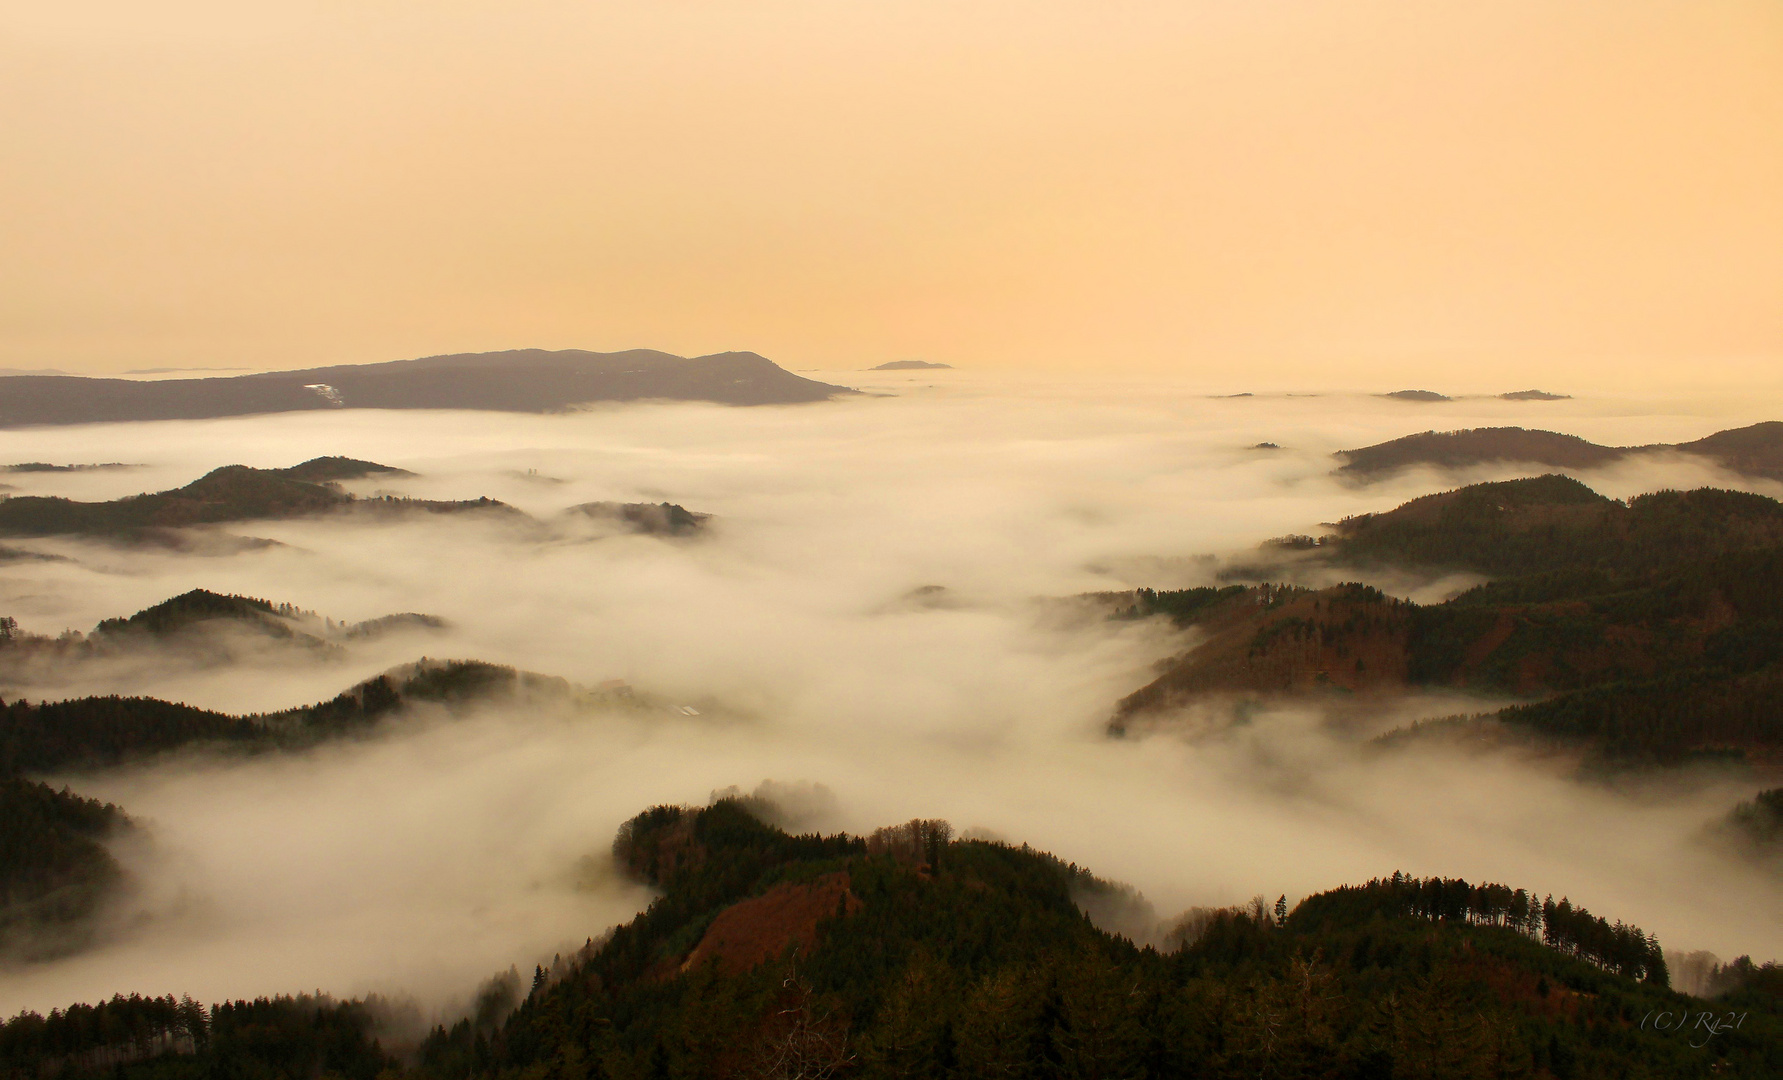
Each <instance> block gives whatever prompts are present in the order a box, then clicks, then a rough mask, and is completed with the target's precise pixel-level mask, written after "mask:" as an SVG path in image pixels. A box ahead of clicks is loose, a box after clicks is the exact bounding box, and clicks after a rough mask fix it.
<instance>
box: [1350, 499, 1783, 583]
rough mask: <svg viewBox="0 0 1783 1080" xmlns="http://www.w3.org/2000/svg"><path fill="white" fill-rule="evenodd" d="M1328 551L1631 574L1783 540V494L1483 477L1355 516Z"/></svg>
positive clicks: (1492, 571) (1410, 564)
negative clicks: (1636, 491) (1622, 490)
mask: <svg viewBox="0 0 1783 1080" xmlns="http://www.w3.org/2000/svg"><path fill="white" fill-rule="evenodd" d="M1320 541H1321V542H1320V544H1319V549H1318V553H1319V554H1320V555H1321V556H1323V558H1324V559H1326V560H1328V561H1330V562H1333V563H1336V564H1338V565H1340V566H1353V567H1357V568H1376V567H1399V568H1420V569H1428V570H1434V571H1455V570H1462V571H1473V572H1475V573H1479V574H1484V575H1486V576H1488V577H1493V578H1502V577H1513V576H1526V575H1534V574H1554V573H1570V572H1578V571H1595V572H1598V573H1600V574H1603V575H1606V576H1614V577H1617V578H1619V579H1623V580H1635V579H1638V577H1639V576H1641V575H1651V574H1653V573H1665V572H1671V571H1673V570H1675V569H1677V568H1678V567H1679V566H1680V565H1682V564H1685V563H1688V562H1692V561H1695V560H1701V559H1706V558H1710V557H1713V556H1716V555H1721V554H1725V553H1728V552H1734V551H1748V550H1755V549H1771V548H1777V547H1783V503H1779V502H1777V500H1775V499H1771V498H1767V497H1765V496H1763V495H1754V494H1751V493H1749V492H1744V491H1726V490H1721V489H1717V488H1699V489H1697V490H1694V491H1658V492H1653V493H1651V494H1647V495H1637V496H1635V497H1634V498H1632V499H1630V500H1629V501H1628V502H1626V503H1623V502H1621V501H1619V500H1616V499H1610V498H1605V497H1604V496H1602V495H1599V494H1598V493H1597V492H1595V491H1593V490H1591V489H1590V488H1589V487H1586V486H1585V485H1584V484H1582V483H1580V482H1579V481H1577V480H1573V479H1571V478H1569V477H1565V476H1557V475H1547V476H1539V477H1533V478H1530V479H1527V480H1507V481H1504V482H1501V483H1490V484H1472V485H1469V486H1468V487H1463V488H1457V489H1455V490H1453V491H1445V492H1439V493H1437V494H1434V495H1426V496H1423V497H1422V498H1418V499H1413V500H1412V501H1410V502H1408V503H1405V504H1404V505H1402V506H1399V507H1398V508H1396V509H1394V510H1390V511H1387V512H1385V513H1378V514H1362V515H1358V516H1356V517H1350V518H1345V519H1344V520H1342V521H1340V522H1338V523H1337V525H1336V527H1335V530H1334V531H1333V532H1332V533H1331V534H1329V535H1327V536H1325V537H1321V538H1320Z"/></svg>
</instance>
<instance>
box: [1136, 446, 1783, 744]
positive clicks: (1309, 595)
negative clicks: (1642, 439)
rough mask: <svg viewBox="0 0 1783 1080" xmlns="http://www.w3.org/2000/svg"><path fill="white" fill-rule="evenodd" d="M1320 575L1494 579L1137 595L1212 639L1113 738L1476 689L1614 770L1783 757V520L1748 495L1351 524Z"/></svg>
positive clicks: (1540, 505)
mask: <svg viewBox="0 0 1783 1080" xmlns="http://www.w3.org/2000/svg"><path fill="white" fill-rule="evenodd" d="M1311 557H1318V558H1324V559H1329V560H1330V561H1332V562H1334V563H1335V564H1337V565H1339V566H1343V565H1351V566H1370V567H1381V566H1393V567H1406V566H1413V567H1422V568H1429V569H1438V570H1471V571H1474V572H1478V573H1484V574H1489V575H1492V576H1494V577H1495V578H1496V580H1493V581H1491V582H1489V583H1487V584H1484V585H1481V586H1479V587H1477V588H1474V589H1471V590H1469V591H1467V592H1465V593H1462V594H1461V595H1459V596H1457V597H1455V598H1453V599H1451V600H1448V601H1446V602H1444V603H1441V604H1432V605H1419V604H1414V603H1410V602H1407V601H1404V600H1398V599H1395V598H1392V597H1389V596H1386V595H1384V594H1382V593H1381V592H1380V591H1379V590H1376V589H1373V588H1369V587H1367V586H1364V585H1360V584H1345V585H1339V586H1335V587H1333V588H1328V589H1322V590H1312V589H1306V588H1299V587H1295V586H1274V585H1264V586H1255V587H1248V588H1247V587H1229V588H1227V589H1225V590H1215V589H1199V590H1184V591H1182V592H1178V593H1154V592H1144V593H1141V594H1138V595H1137V596H1136V597H1135V598H1134V602H1133V603H1132V604H1131V606H1129V607H1128V608H1126V609H1124V610H1123V612H1122V613H1123V614H1128V615H1145V614H1153V613H1157V614H1169V615H1171V616H1172V617H1173V618H1175V619H1176V620H1177V622H1178V623H1179V624H1181V625H1185V626H1187V625H1196V626H1199V627H1201V628H1202V629H1203V631H1204V632H1205V639H1204V640H1203V641H1202V642H1201V643H1200V644H1198V645H1197V646H1196V647H1195V648H1193V649H1192V650H1190V651H1189V652H1188V653H1186V654H1185V655H1183V656H1181V657H1179V658H1178V659H1176V660H1175V661H1173V662H1172V663H1171V664H1170V666H1169V667H1168V668H1167V669H1166V671H1165V672H1164V673H1163V674H1162V675H1160V676H1159V677H1158V678H1157V679H1156V680H1154V681H1153V682H1152V683H1151V684H1149V685H1147V686H1145V687H1143V688H1141V689H1140V690H1138V691H1135V692H1134V693H1133V694H1131V695H1129V696H1128V697H1127V698H1126V699H1124V700H1123V701H1122V702H1121V703H1120V705H1119V706H1118V707H1117V709H1116V713H1115V717H1114V719H1113V721H1112V722H1111V725H1110V726H1111V730H1112V731H1113V732H1115V733H1117V734H1118V733H1121V732H1123V731H1126V730H1128V729H1129V728H1130V727H1132V726H1133V725H1134V724H1135V723H1137V722H1139V721H1141V720H1143V719H1145V718H1147V717H1156V716H1158V715H1160V714H1163V713H1166V712H1169V711H1170V710H1174V709H1179V708H1181V707H1183V706H1186V705H1190V704H1193V703H1195V702H1196V701H1199V700H1203V699H1206V698H1209V697H1213V696H1226V697H1231V696H1238V697H1271V696H1278V697H1279V696H1297V695H1298V696H1304V695H1327V696H1328V695H1332V694H1339V695H1354V694H1356V693H1363V694H1370V693H1372V694H1386V693H1393V692H1398V691H1403V690H1407V689H1411V688H1439V689H1448V690H1463V691H1472V692H1476V693H1479V694H1482V695H1485V696H1492V697H1497V698H1500V699H1502V698H1504V697H1514V698H1523V699H1526V700H1528V701H1529V702H1530V703H1529V704H1525V705H1519V706H1516V707H1513V708H1509V709H1505V710H1503V711H1501V712H1499V713H1497V714H1496V721H1497V722H1500V723H1502V724H1505V725H1508V726H1509V727H1510V728H1511V729H1513V730H1515V731H1523V732H1529V733H1536V734H1540V735H1543V736H1546V737H1551V738H1554V739H1559V740H1562V741H1565V742H1570V743H1574V744H1578V745H1582V746H1584V747H1586V748H1588V749H1589V750H1590V751H1591V752H1592V753H1593V754H1596V755H1599V756H1601V757H1603V758H1604V759H1606V760H1614V761H1621V762H1626V763H1655V762H1657V763H1675V762H1678V761H1681V760H1684V759H1685V758H1687V757H1690V756H1692V755H1701V754H1717V755H1731V756H1744V757H1747V758H1749V759H1751V760H1754V761H1759V762H1769V761H1773V760H1777V759H1779V758H1783V504H1779V503H1777V502H1776V501H1775V500H1771V499H1766V498H1764V497H1762V496H1758V495H1750V494H1746V493H1743V492H1729V491H1715V490H1712V489H1704V490H1701V491H1691V492H1659V493H1657V494H1653V495H1643V496H1640V497H1639V498H1636V499H1634V500H1631V501H1630V502H1629V503H1626V504H1624V503H1621V502H1617V501H1615V500H1611V499H1605V498H1603V497H1602V496H1600V495H1598V494H1597V493H1595V492H1593V491H1591V490H1590V489H1589V488H1587V487H1585V486H1584V485H1583V484H1580V483H1578V482H1577V481H1575V480H1569V479H1566V478H1564V477H1558V476H1548V477H1540V478H1536V479H1532V480H1517V481H1510V482H1507V483H1498V484H1478V485H1474V486H1472V487H1468V488H1462V489H1460V490H1458V491H1452V492H1445V493H1442V494H1440V495H1433V496H1427V497H1425V498H1422V499H1417V500H1413V501H1412V502H1410V503H1407V504H1406V505H1404V506H1402V507H1400V508H1398V509H1396V510H1393V511H1391V512H1389V513H1386V514H1378V515H1371V516H1369V517H1365V518H1358V519H1351V520H1349V521H1346V522H1344V523H1342V524H1341V526H1340V528H1339V531H1338V532H1337V533H1336V534H1333V535H1332V536H1329V537H1325V538H1322V542H1321V543H1319V544H1318V545H1317V546H1316V547H1315V548H1314V549H1313V550H1312V552H1311Z"/></svg>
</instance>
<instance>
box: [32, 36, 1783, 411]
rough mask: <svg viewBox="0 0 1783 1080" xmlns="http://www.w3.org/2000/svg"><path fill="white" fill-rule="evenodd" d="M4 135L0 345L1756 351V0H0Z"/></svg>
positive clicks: (1103, 354) (248, 359)
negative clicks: (1476, 0)
mask: <svg viewBox="0 0 1783 1080" xmlns="http://www.w3.org/2000/svg"><path fill="white" fill-rule="evenodd" d="M249 9H251V10H249ZM0 131H4V132H5V138H4V140H0V366H8V367H19V368H36V367H58V368H64V369H67V370H71V371H82V372H92V373H101V372H116V371H123V370H126V369H130V368H141V367H152V366H194V367H209V366H217V367H223V366H234V365H242V366H247V367H253V368H267V367H289V366H307V365H314V364H323V363H337V362H359V361H377V360H387V359H396V358H401V357H408V356H417V355H424V354H428V353H435V352H443V351H458V350H466V349H483V348H505V347H515V346H531V345H538V346H545V347H571V346H574V347H584V348H593V349H617V348H626V347H633V346H651V347H657V348H663V349H668V350H671V351H676V352H683V353H697V352H707V351H715V350H720V349H727V348H744V349H754V350H756V351H759V352H762V353H764V354H766V355H768V356H770V357H773V358H774V359H777V360H779V361H781V362H782V363H784V364H786V365H787V366H789V367H795V368H802V367H818V366H823V367H860V366H865V365H867V364H871V363H878V362H881V361H884V360H888V359H899V358H909V357H917V358H926V359H934V360H944V361H948V362H952V363H956V364H961V365H968V364H969V365H972V366H975V367H984V368H991V367H1021V366H1033V367H1043V368H1047V369H1053V370H1095V371H1108V372H1126V371H1132V372H1143V373H1181V374H1182V375H1184V376H1185V377H1190V378H1194V379H1198V380H1202V381H1206V382H1208V383H1210V384H1217V385H1231V384H1233V383H1247V384H1249V383H1254V384H1256V385H1259V386H1261V385H1270V384H1295V383H1299V384H1318V385H1327V386H1329V385H1344V386H1373V385H1375V384H1377V383H1380V382H1383V381H1384V382H1390V383H1393V384H1395V385H1397V384H1399V383H1402V382H1411V383H1416V384H1441V386H1442V387H1443V388H1445V389H1454V390H1466V389H1473V388H1478V389H1504V388H1506V387H1509V386H1511V385H1512V384H1514V385H1516V386H1522V385H1525V384H1531V385H1543V386H1547V385H1555V386H1557V387H1560V388H1567V387H1573V386H1578V385H1585V384H1591V385H1602V384H1606V383H1613V382H1618V381H1621V380H1625V379H1628V378H1630V377H1633V378H1638V379H1640V380H1644V381H1649V382H1652V383H1654V384H1659V383H1667V382H1674V381H1680V380H1686V381H1687V380H1704V381H1730V380H1734V379H1739V378H1742V377H1750V376H1754V375H1764V376H1767V377H1769V378H1771V379H1773V380H1774V379H1775V377H1776V374H1775V373H1776V372H1777V371H1778V370H1779V369H1780V368H1783V5H1779V4H1778V3H1776V2H1775V0H1677V2H1649V0H1609V2H1603V3H1595V2H1568V0H1493V2H1491V3H1487V4H1459V3H1432V2H1430V0H1404V2H1400V0H1328V2H1326V0H1174V2H1169V3H1149V2H1121V0H1103V2H1098V3H1090V2H1087V0H1084V2H1077V3H1062V2H1056V0H1001V2H974V0H824V2H807V0H634V2H629V3H610V2H602V0H576V2H567V0H565V2H554V0H509V2H505V3H495V2H489V3H468V2H450V0H448V2H440V0H431V2H422V0H403V2H382V0H354V2H330V0H314V2H310V3H283V2H263V3H256V4H240V3H223V2H202V0H169V2H166V3H157V4H153V5H150V4H143V3H140V2H135V0H132V2H118V3H102V2H88V0H60V2H58V3H56V4H53V5H52V4H45V3H40V2H33V3H28V4H27V3H24V2H21V0H0Z"/></svg>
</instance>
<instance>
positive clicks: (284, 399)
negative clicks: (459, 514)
mask: <svg viewBox="0 0 1783 1080" xmlns="http://www.w3.org/2000/svg"><path fill="white" fill-rule="evenodd" d="M850 392H851V391H849V390H848V389H847V388H846V387H841V386H831V385H829V384H827V383H820V382H814V381H813V380H811V379H806V378H803V377H801V376H798V375H794V374H793V373H792V372H790V371H787V370H785V369H784V368H782V367H780V366H778V365H776V364H775V363H773V362H772V361H771V360H768V359H766V358H765V357H761V356H757V355H756V354H755V353H751V352H728V353H716V354H713V355H711V356H696V357H692V358H688V357H681V356H672V355H670V354H668V353H663V352H656V351H654V350H651V349H633V350H631V351H628V352H617V353H595V352H585V351H583V350H581V349H563V350H559V351H555V352H553V351H550V350H546V349H513V350H509V351H507V352H490V353H456V354H453V355H450V356H429V357H424V358H422V359H419V360H397V361H393V362H391V363H386V364H356V365H345V366H340V367H325V368H309V369H306V370H303V371H274V372H267V373H265V374H260V375H240V376H235V377H232V378H206V379H167V380H163V381H158V382H137V381H135V380H131V379H91V378H83V377H80V376H73V375H18V376H14V377H12V378H8V379H5V380H0V427H21V426H24V425H28V424H86V423H97V422H107V421H133V420H203V419H208V418H211V417H219V416H246V415H251V414H255V413H277V412H293V411H301V410H305V409H336V408H346V409H491V410H498V411H504V412H556V411H560V410H563V409H568V408H572V407H574V406H577V405H584V404H588V403H590V402H597V401H639V400H643V399H647V398H661V399H668V400H673V401H714V402H719V403H721V404H725V405H778V404H791V403H796V402H806V401H823V400H826V399H828V398H830V397H832V396H834V395H836V394H842V393H850Z"/></svg>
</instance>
